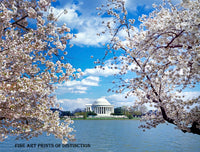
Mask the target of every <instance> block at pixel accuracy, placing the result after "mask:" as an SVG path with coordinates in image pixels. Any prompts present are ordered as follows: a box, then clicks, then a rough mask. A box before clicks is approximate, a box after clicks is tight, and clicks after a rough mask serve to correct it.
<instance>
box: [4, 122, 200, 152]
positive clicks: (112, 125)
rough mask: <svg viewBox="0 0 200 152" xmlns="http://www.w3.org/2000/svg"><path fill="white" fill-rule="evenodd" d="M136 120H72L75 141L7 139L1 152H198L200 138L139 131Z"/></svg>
mask: <svg viewBox="0 0 200 152" xmlns="http://www.w3.org/2000/svg"><path fill="white" fill-rule="evenodd" d="M140 124H141V122H140V121H138V120H75V121H74V127H75V129H76V132H75V134H76V141H74V142H69V143H68V144H67V145H62V144H61V141H60V140H59V139H56V138H54V136H46V134H43V135H41V136H39V137H38V138H33V139H31V140H30V141H26V140H15V138H14V137H8V139H7V140H6V141H4V142H3V143H0V152H64V151H66V152H200V136H199V135H194V134H189V133H182V132H181V131H179V130H176V129H174V126H173V125H166V124H162V125H159V126H158V127H157V128H156V129H151V130H147V131H145V132H143V131H142V129H138V126H139V125H140Z"/></svg>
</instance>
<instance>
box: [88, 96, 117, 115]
mask: <svg viewBox="0 0 200 152" xmlns="http://www.w3.org/2000/svg"><path fill="white" fill-rule="evenodd" d="M85 106H86V112H89V111H93V112H95V113H96V114H97V116H110V115H111V113H114V106H113V105H111V104H110V103H109V102H108V100H106V99H105V98H100V99H97V100H96V101H95V102H94V103H93V104H86V105H85Z"/></svg>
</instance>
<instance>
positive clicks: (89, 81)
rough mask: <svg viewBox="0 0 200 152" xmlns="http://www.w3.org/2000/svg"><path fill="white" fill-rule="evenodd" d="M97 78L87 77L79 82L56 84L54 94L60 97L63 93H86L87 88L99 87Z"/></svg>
mask: <svg viewBox="0 0 200 152" xmlns="http://www.w3.org/2000/svg"><path fill="white" fill-rule="evenodd" d="M99 81H100V80H99V77H94V76H88V77H86V78H85V79H82V80H81V81H78V80H73V81H67V82H65V83H64V84H58V85H57V87H58V89H57V90H56V94H58V95H61V94H65V93H79V94H83V93H86V91H87V90H88V87H92V86H99Z"/></svg>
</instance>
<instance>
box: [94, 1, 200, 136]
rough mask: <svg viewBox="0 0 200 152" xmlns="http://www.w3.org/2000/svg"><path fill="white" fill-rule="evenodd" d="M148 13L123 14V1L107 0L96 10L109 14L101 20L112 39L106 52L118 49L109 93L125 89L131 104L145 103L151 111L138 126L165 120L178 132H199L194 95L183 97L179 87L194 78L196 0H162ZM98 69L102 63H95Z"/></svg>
mask: <svg viewBox="0 0 200 152" xmlns="http://www.w3.org/2000/svg"><path fill="white" fill-rule="evenodd" d="M153 7H154V8H155V9H154V11H153V12H152V13H150V14H149V15H148V16H147V15H142V17H140V18H139V21H140V23H141V24H140V27H139V28H137V27H135V26H134V22H135V19H129V18H128V12H127V10H126V8H125V1H123V0H108V4H107V5H105V6H102V7H100V8H97V9H99V10H100V13H99V14H100V15H101V14H103V15H104V16H111V17H112V18H113V20H112V21H109V22H105V23H104V22H103V24H105V25H106V27H107V28H106V31H104V32H102V33H105V32H109V33H110V35H111V36H112V37H113V38H112V40H111V42H110V44H108V45H107V47H108V51H107V52H106V55H107V54H108V53H109V51H110V52H114V54H117V52H123V54H122V55H118V56H117V55H116V56H114V57H113V67H111V68H114V69H120V72H119V74H120V75H121V76H120V83H115V82H113V83H115V84H116V85H117V89H116V87H114V88H112V89H109V91H112V92H116V93H121V92H122V91H127V95H126V98H127V97H128V96H130V95H135V96H137V97H138V100H137V101H136V104H137V105H145V104H150V106H153V107H154V108H155V111H156V113H155V112H154V115H151V116H146V117H144V121H145V122H146V124H145V125H141V126H140V127H142V128H152V127H156V126H157V125H159V124H160V123H165V122H168V123H171V124H174V125H175V126H176V128H178V129H180V130H182V131H183V132H191V133H194V134H198V135H200V98H199V97H196V98H193V99H191V100H188V101H186V100H184V98H183V95H184V92H183V91H184V90H185V89H187V88H194V87H196V86H197V85H199V81H200V1H199V0H196V1H190V0H184V1H183V2H181V3H180V4H177V5H173V4H172V3H171V2H170V1H167V2H166V1H163V3H162V4H161V5H158V6H157V5H155V4H153ZM101 67H103V66H101Z"/></svg>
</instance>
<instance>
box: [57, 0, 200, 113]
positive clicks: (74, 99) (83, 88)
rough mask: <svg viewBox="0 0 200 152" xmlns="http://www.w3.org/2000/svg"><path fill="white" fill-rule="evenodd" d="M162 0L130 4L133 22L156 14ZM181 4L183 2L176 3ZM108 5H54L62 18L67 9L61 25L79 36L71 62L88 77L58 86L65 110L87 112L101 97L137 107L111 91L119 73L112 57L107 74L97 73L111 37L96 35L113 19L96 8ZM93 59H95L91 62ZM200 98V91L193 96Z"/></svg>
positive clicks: (95, 1)
mask: <svg viewBox="0 0 200 152" xmlns="http://www.w3.org/2000/svg"><path fill="white" fill-rule="evenodd" d="M161 2H162V1H161V0H141V1H139V0H126V7H127V10H128V13H129V14H128V15H129V17H130V18H135V19H136V23H135V26H136V27H137V26H138V25H139V21H138V20H137V18H138V17H139V16H141V15H142V14H149V12H151V11H152V9H153V8H152V4H153V3H156V4H160V3H161ZM172 2H173V3H178V2H180V0H172ZM102 4H106V0H67V1H66V0H58V1H57V2H56V3H53V11H54V13H56V14H59V13H60V12H62V11H63V10H64V9H67V11H68V13H67V14H64V15H62V16H61V17H60V18H59V21H58V24H60V25H62V24H63V23H66V25H67V26H68V27H70V28H71V30H72V33H75V34H77V38H76V39H72V40H71V41H70V43H71V44H73V45H74V46H73V47H72V48H67V51H68V56H67V58H66V59H67V60H68V61H69V63H71V64H72V65H73V66H74V67H75V68H81V69H82V71H83V73H84V75H83V76H82V77H81V78H80V79H77V80H72V81H69V82H65V83H63V84H60V85H58V89H57V90H56V95H57V98H58V103H59V104H60V105H61V106H62V107H63V109H64V110H70V111H72V110H74V109H76V108H84V107H85V104H88V103H93V102H94V101H95V100H96V99H98V98H100V97H105V98H106V99H107V100H108V101H109V102H111V104H113V105H115V107H118V106H123V105H125V106H130V105H133V104H134V101H135V99H136V98H135V97H134V96H132V97H129V98H127V99H125V98H124V94H123V93H122V94H112V93H108V92H107V90H108V89H109V88H112V87H113V86H114V85H113V84H112V81H113V80H114V79H115V77H114V76H113V74H116V73H117V72H118V70H110V69H109V68H108V67H109V66H110V62H109V57H107V58H106V59H105V65H104V67H105V70H104V71H102V70H97V69H95V68H94V67H95V64H94V61H96V59H102V58H103V57H104V54H105V50H106V49H105V47H104V46H103V44H104V43H106V42H109V35H106V34H105V35H104V36H102V37H99V36H97V35H96V34H97V33H99V32H102V31H103V30H104V27H103V26H102V24H101V22H102V21H103V20H105V19H106V20H109V19H110V18H108V17H107V18H102V17H100V16H98V15H97V13H98V11H97V10H96V7H99V6H101V5H102ZM91 56H93V58H91ZM197 94H200V93H199V92H198V90H196V91H195V92H193V94H189V93H188V96H191V95H195V96H196V95H197Z"/></svg>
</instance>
